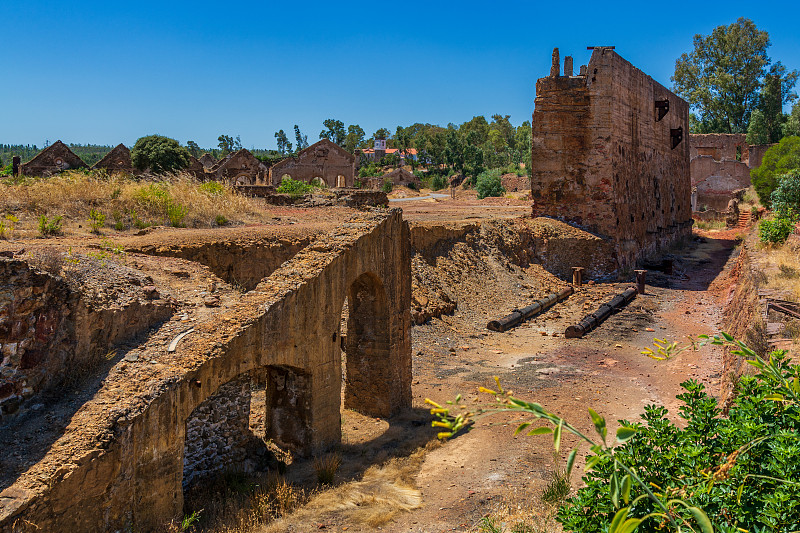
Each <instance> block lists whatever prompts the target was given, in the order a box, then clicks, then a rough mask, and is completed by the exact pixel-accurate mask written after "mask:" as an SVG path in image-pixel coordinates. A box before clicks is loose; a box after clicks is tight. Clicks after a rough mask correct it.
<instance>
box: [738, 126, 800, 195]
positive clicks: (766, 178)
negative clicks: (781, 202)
mask: <svg viewBox="0 0 800 533" xmlns="http://www.w3.org/2000/svg"><path fill="white" fill-rule="evenodd" d="M797 169H800V137H784V138H783V139H781V142H779V143H778V144H777V145H775V146H773V147H771V148H770V149H769V150H767V151H766V152H765V153H764V159H762V160H761V166H760V167H758V168H754V169H752V170H751V171H750V180H751V182H752V183H753V187H754V188H755V190H756V193H757V194H758V199H759V200H760V201H761V204H762V205H764V206H765V207H770V206H771V204H770V201H771V196H772V191H774V190H775V189H776V188H777V187H778V181H779V178H780V176H783V175H784V174H788V173H789V172H790V171H792V170H797Z"/></svg>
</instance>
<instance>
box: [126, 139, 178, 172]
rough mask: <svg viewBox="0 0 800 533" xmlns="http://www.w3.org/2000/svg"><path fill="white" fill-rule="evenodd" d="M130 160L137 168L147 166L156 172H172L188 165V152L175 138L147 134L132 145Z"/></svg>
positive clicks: (144, 168)
mask: <svg viewBox="0 0 800 533" xmlns="http://www.w3.org/2000/svg"><path fill="white" fill-rule="evenodd" d="M131 161H132V162H133V166H134V167H136V168H138V169H139V170H146V169H148V168H149V169H150V170H151V171H152V172H155V173H157V174H160V173H164V172H174V171H176V170H180V169H182V168H186V167H188V166H189V152H188V151H187V150H186V148H184V147H183V146H181V145H180V143H179V142H178V141H176V140H175V139H170V138H169V137H163V136H161V135H148V136H147V137H141V138H140V139H138V140H137V141H136V144H134V145H133V148H132V149H131Z"/></svg>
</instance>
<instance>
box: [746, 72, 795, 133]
mask: <svg viewBox="0 0 800 533" xmlns="http://www.w3.org/2000/svg"><path fill="white" fill-rule="evenodd" d="M796 77H797V73H796V72H793V73H788V74H787V73H786V67H784V66H783V65H781V64H780V62H778V63H776V64H774V65H772V67H770V71H769V74H767V75H766V77H765V78H764V84H763V86H762V87H761V93H760V94H759V97H758V107H757V108H756V109H754V110H753V113H752V114H751V115H750V125H749V126H748V128H747V142H748V144H771V143H776V142H778V141H780V140H781V137H783V129H784V128H783V124H784V123H785V122H786V120H787V115H786V114H785V113H784V112H783V104H784V101H787V100H792V99H794V98H795V97H796V95H795V94H794V93H793V92H791V86H790V84H791V85H793V84H794V81H795V79H796ZM785 94H786V95H787V97H786V98H784V96H783V95H785Z"/></svg>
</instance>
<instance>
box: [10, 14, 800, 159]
mask: <svg viewBox="0 0 800 533" xmlns="http://www.w3.org/2000/svg"><path fill="white" fill-rule="evenodd" d="M0 14H2V16H1V17H0V27H2V29H3V31H2V34H0V54H1V55H2V58H3V60H4V61H3V63H4V65H5V69H4V75H3V78H2V82H0V103H2V117H1V118H0V142H2V143H14V144H16V143H23V144H27V143H30V144H37V145H39V146H41V145H43V144H44V142H45V140H46V139H48V140H50V142H53V141H55V140H56V139H61V140H63V141H65V142H73V143H82V144H83V143H95V144H111V145H113V144H117V143H119V142H123V143H125V144H126V145H128V146H131V145H132V144H133V143H134V142H135V140H136V139H137V138H139V137H141V136H143V135H149V134H152V133H159V134H162V135H167V136H170V137H174V138H176V139H178V140H179V141H181V142H182V143H185V142H186V141H188V140H190V139H191V140H194V141H196V142H197V143H199V144H200V146H203V147H211V146H215V145H216V144H217V136H219V135H220V134H222V133H224V134H228V135H231V136H234V137H235V136H236V135H240V136H241V139H242V144H243V145H244V147H246V148H251V147H255V148H274V147H275V138H274V133H275V132H276V131H277V130H278V129H281V128H282V129H284V130H285V131H286V132H287V134H288V135H289V137H290V139H291V140H292V141H294V134H293V132H292V128H293V125H294V124H298V125H299V126H300V129H301V130H302V132H303V133H305V134H307V135H308V139H309V141H311V142H314V141H315V140H317V138H318V136H319V132H320V130H321V129H322V121H323V120H325V119H326V118H336V119H339V120H342V121H343V122H344V123H345V124H353V123H355V124H359V125H360V126H361V127H362V128H364V130H365V131H366V133H367V135H368V136H369V135H371V134H372V133H373V132H374V131H375V130H377V129H378V128H381V127H386V128H389V129H390V130H391V131H394V128H395V127H396V126H397V125H398V124H399V125H403V126H407V125H410V124H413V123H414V122H429V123H432V124H441V125H446V124H447V123H448V122H453V123H461V122H464V121H465V120H469V119H470V118H472V117H473V116H474V115H486V116H487V117H489V116H490V115H492V114H496V113H501V114H508V115H511V120H512V122H513V123H514V124H520V123H521V122H522V121H523V120H530V117H531V113H532V111H533V99H534V96H535V94H534V93H535V83H536V79H537V78H539V77H542V76H546V75H547V74H548V73H549V68H550V54H551V52H552V49H553V47H554V46H558V47H559V48H560V51H561V57H562V60H563V57H564V56H566V55H572V56H573V57H574V58H575V70H576V71H577V69H578V65H581V64H585V63H586V62H587V61H588V59H589V55H590V52H588V51H587V50H586V46H590V45H615V46H616V50H617V52H619V53H620V54H621V55H622V56H623V57H624V58H626V59H628V60H629V61H631V62H632V63H633V64H634V65H636V66H637V67H639V68H640V69H642V70H643V71H644V72H646V73H648V74H650V75H651V76H653V77H654V78H655V79H656V80H657V81H659V82H660V83H662V84H664V85H665V86H667V87H670V86H671V83H670V79H669V78H670V75H671V74H672V73H673V70H674V67H675V59H676V58H678V57H679V56H680V54H681V53H683V52H688V51H690V50H691V48H692V37H693V36H694V34H696V33H702V34H704V35H707V34H709V33H710V32H711V30H712V29H713V28H714V27H715V26H717V25H720V24H730V23H732V22H735V21H736V19H737V18H738V17H741V16H743V17H747V18H750V19H752V20H753V21H754V22H755V23H756V25H757V26H758V28H759V29H762V30H766V31H768V32H769V35H770V38H771V41H772V47H771V48H770V49H769V54H770V57H771V58H772V59H773V60H776V61H777V60H779V61H781V62H782V63H783V64H784V65H786V67H787V68H789V69H800V32H799V31H797V28H798V21H799V20H800V4H798V3H797V2H794V1H784V2H766V1H762V2H754V1H752V0H750V1H748V2H737V1H730V2H710V1H703V2H700V1H698V2H654V1H639V2H613V1H606V2H602V1H593V2H578V1H572V2H557V1H556V2H545V1H543V0H539V1H529V2H503V1H495V2H491V1H489V2H487V1H482V2H472V1H459V2H440V1H437V0H428V1H425V2H381V1H374V2H358V3H353V4H348V3H344V2H317V1H306V2H289V1H284V2H268V1H262V2H242V1H238V0H229V1H227V2H206V1H202V0H195V1H192V2H187V1H174V2H173V1H167V0H158V1H151V0H138V1H126V2H123V1H118V0H104V1H88V0H87V1H84V0H74V1H72V2H65V1H63V0H61V1H58V2H55V1H41V0H23V1H19V0H0Z"/></svg>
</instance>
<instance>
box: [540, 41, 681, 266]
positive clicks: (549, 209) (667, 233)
mask: <svg viewBox="0 0 800 533" xmlns="http://www.w3.org/2000/svg"><path fill="white" fill-rule="evenodd" d="M557 57H558V56H557V54H554V58H555V62H554V68H553V73H554V74H555V75H551V76H549V77H546V78H541V79H539V80H538V81H537V83H536V107H535V110H534V113H533V134H532V136H533V139H532V141H533V142H532V156H533V159H532V161H533V166H532V169H531V196H532V199H533V201H534V205H533V215H534V216H543V215H544V216H551V217H555V218H557V219H559V220H563V221H566V222H569V223H571V224H574V225H576V226H578V227H580V228H582V229H585V230H587V231H590V232H592V233H595V234H596V235H598V236H600V237H602V238H606V239H609V240H610V242H612V243H613V246H614V255H615V259H616V262H617V265H618V268H619V269H629V268H632V267H633V266H634V265H635V263H636V262H637V261H638V260H640V259H641V258H643V257H645V256H647V255H649V254H652V253H655V252H657V251H658V250H660V249H662V248H665V247H667V246H669V245H671V244H672V243H673V242H675V241H677V240H679V239H682V238H685V237H688V236H689V234H690V231H691V224H692V219H691V208H690V195H691V187H690V179H689V144H688V142H687V139H686V138H685V137H686V136H687V135H688V125H689V105H688V104H687V103H686V102H685V101H684V100H682V99H681V98H679V97H678V96H676V95H674V94H673V93H671V92H670V91H669V90H667V89H666V88H665V87H663V86H662V85H660V84H659V83H657V82H656V81H655V80H653V79H652V78H651V77H650V76H647V75H646V74H645V73H643V72H642V71H640V70H639V69H637V68H636V67H634V66H633V65H631V64H630V63H629V62H627V61H626V60H624V59H623V58H622V57H621V56H619V55H618V54H617V53H616V52H614V51H613V50H611V49H608V48H595V49H594V52H593V53H592V57H591V59H590V61H589V64H588V68H584V67H581V73H582V74H579V75H577V76H560V75H558V74H559V65H558V59H557Z"/></svg>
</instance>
